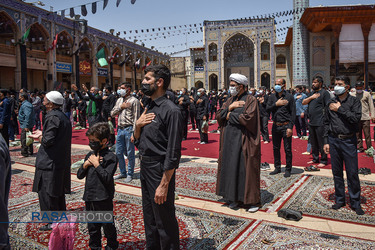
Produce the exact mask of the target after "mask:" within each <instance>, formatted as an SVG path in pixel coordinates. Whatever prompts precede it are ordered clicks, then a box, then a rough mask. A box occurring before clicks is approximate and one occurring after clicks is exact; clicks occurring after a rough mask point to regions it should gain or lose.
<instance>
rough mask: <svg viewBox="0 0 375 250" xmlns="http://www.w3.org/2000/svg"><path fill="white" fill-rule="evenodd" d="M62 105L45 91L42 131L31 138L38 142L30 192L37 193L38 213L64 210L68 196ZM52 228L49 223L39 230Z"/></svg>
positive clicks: (67, 131)
mask: <svg viewBox="0 0 375 250" xmlns="http://www.w3.org/2000/svg"><path fill="white" fill-rule="evenodd" d="M63 103H64V98H63V96H62V95H61V93H60V92H57V91H50V92H48V93H47V94H46V98H44V100H43V105H44V106H45V107H46V110H47V115H46V117H45V121H44V124H43V132H42V131H40V130H37V131H35V132H34V133H33V135H31V136H30V137H32V138H34V139H39V141H40V148H39V151H38V154H37V156H36V163H35V168H36V170H35V177H34V184H33V190H32V191H33V192H37V193H38V197H39V205H40V210H41V211H65V210H66V204H65V194H69V193H70V165H71V140H72V125H71V123H70V121H69V119H68V118H67V117H66V115H65V114H64V113H63V112H62V111H61V106H62V105H63ZM51 229H52V228H51V224H47V225H44V226H42V227H41V228H40V230H42V231H46V230H51Z"/></svg>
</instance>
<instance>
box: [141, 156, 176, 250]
mask: <svg viewBox="0 0 375 250" xmlns="http://www.w3.org/2000/svg"><path fill="white" fill-rule="evenodd" d="M162 168H163V165H162V163H160V162H157V161H154V162H146V161H141V177H140V179H141V186H142V207H143V220H144V224H145V232H146V247H147V249H179V247H180V241H179V230H178V223H177V219H176V212H175V210H176V209H175V205H174V200H175V195H174V191H175V174H174V175H173V176H172V178H171V180H170V182H169V186H168V194H167V201H166V202H164V203H163V204H161V205H158V204H156V203H155V201H154V198H155V191H156V189H157V187H158V186H159V184H160V182H161V179H162V177H163V169H162Z"/></svg>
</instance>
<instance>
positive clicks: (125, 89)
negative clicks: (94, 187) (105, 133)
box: [111, 82, 141, 182]
mask: <svg viewBox="0 0 375 250" xmlns="http://www.w3.org/2000/svg"><path fill="white" fill-rule="evenodd" d="M131 90H132V85H131V83H128V82H125V83H122V84H121V85H120V89H119V90H118V91H117V93H118V95H119V96H120V97H119V99H118V100H117V102H116V105H115V106H114V107H113V109H112V111H111V116H112V117H115V116H116V115H118V119H117V122H118V127H117V139H116V155H117V158H118V160H119V168H120V172H121V174H120V175H118V176H116V177H115V180H117V179H121V178H126V179H125V182H131V181H132V180H133V174H134V166H135V147H134V143H133V141H134V140H133V139H132V136H133V131H134V128H135V123H136V121H137V119H138V118H139V115H140V109H141V107H140V103H139V100H138V99H137V98H135V97H134V96H133V95H132V91H131ZM124 154H126V156H127V157H128V161H129V162H128V172H126V165H125V158H124Z"/></svg>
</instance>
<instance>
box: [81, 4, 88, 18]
mask: <svg viewBox="0 0 375 250" xmlns="http://www.w3.org/2000/svg"><path fill="white" fill-rule="evenodd" d="M81 14H82V16H86V15H87V9H86V5H81Z"/></svg>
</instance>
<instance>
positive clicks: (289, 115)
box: [267, 79, 296, 178]
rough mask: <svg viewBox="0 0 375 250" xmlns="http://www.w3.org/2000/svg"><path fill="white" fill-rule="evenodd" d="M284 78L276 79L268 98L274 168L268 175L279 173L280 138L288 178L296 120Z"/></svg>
mask: <svg viewBox="0 0 375 250" xmlns="http://www.w3.org/2000/svg"><path fill="white" fill-rule="evenodd" d="M285 87H286V82H285V80H284V79H277V80H276V84H275V92H276V93H274V94H272V95H271V96H270V97H269V98H268V102H267V111H268V112H272V120H273V125H272V143H273V156H274V159H275V170H274V171H272V172H271V173H270V175H275V174H279V173H281V155H280V149H281V140H283V141H284V150H285V157H286V166H285V173H284V177H286V178H288V177H290V175H291V172H292V158H293V155H292V135H293V126H294V121H295V120H296V104H295V102H294V97H293V96H292V95H291V94H290V93H289V92H287V91H286V90H285Z"/></svg>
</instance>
